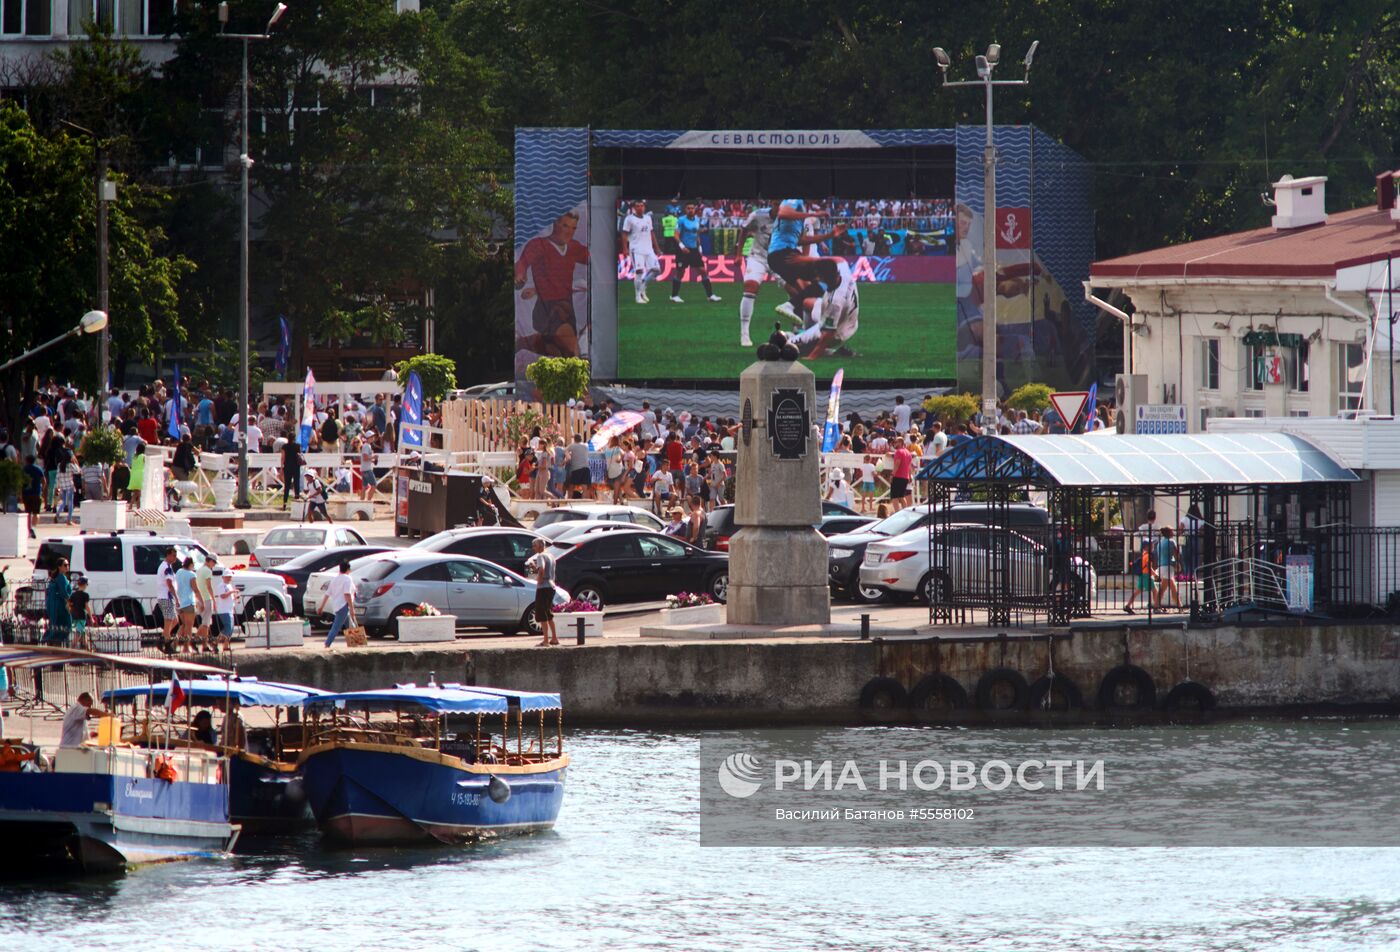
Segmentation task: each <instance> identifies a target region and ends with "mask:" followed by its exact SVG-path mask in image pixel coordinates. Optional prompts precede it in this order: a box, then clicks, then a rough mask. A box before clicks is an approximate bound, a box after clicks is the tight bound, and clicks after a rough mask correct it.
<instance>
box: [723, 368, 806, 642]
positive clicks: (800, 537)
mask: <svg viewBox="0 0 1400 952" xmlns="http://www.w3.org/2000/svg"><path fill="white" fill-rule="evenodd" d="M739 403H740V414H741V417H742V420H741V422H742V427H743V429H742V430H741V433H740V437H739V442H738V447H737V449H738V461H737V463H736V467H735V473H736V476H735V487H734V521H735V523H736V524H737V525H738V527H739V529H738V532H736V533H735V534H734V537H733V538H732V539H731V540H730V542H729V594H728V598H727V603H728V604H727V606H726V607H727V610H726V623H727V624H729V625H771V626H774V627H783V626H792V625H826V624H829V623H830V622H831V596H830V589H829V588H828V587H827V547H826V539H824V538H823V537H822V536H821V534H820V533H818V532H817V531H816V529H814V528H812V527H813V526H815V525H816V524H817V523H818V522H820V521H821V517H822V506H821V473H820V468H821V466H820V464H821V458H820V453H821V442H820V440H819V439H818V438H817V436H816V432H815V430H814V427H813V424H814V423H815V422H817V421H816V420H815V416H816V412H815V407H816V378H815V377H814V376H813V374H812V371H811V370H809V369H807V367H806V366H804V365H803V364H801V363H799V362H797V361H791V360H760V361H758V362H757V363H755V364H752V365H750V366H749V367H748V368H747V369H746V370H745V371H744V372H743V373H742V374H740V376H739Z"/></svg>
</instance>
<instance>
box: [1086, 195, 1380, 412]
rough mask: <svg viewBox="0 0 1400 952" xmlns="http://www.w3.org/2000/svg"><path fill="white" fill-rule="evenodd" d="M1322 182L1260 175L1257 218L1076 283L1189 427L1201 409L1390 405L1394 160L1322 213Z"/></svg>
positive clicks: (1373, 408) (1096, 270)
mask: <svg viewBox="0 0 1400 952" xmlns="http://www.w3.org/2000/svg"><path fill="white" fill-rule="evenodd" d="M1326 183H1327V180H1326V178H1323V177H1312V178H1302V179H1294V178H1292V177H1290V176H1284V177H1283V179H1282V180H1280V181H1279V182H1276V183H1274V196H1273V199H1272V203H1273V205H1274V208H1275V212H1276V214H1275V215H1274V216H1273V220H1272V222H1271V225H1270V226H1269V227H1267V228H1257V229H1253V230H1251V231H1244V232H1237V233H1235V234H1230V235H1221V236H1219V237H1216V238H1207V239H1205V240H1203V241H1193V242H1188V243H1186V244H1181V245H1173V246H1171V247H1167V248H1159V249H1156V250H1153V251H1146V252H1142V253H1139V254H1133V255H1126V256H1124V257H1121V258H1111V259H1108V260H1105V261H1097V262H1095V263H1094V264H1093V266H1092V267H1091V268H1090V280H1089V282H1088V286H1087V287H1086V291H1088V292H1089V299H1090V301H1092V302H1093V303H1095V304H1096V305H1098V306H1099V307H1101V308H1102V309H1104V310H1105V311H1107V312H1109V313H1111V314H1114V315H1115V316H1116V317H1118V318H1119V319H1120V320H1122V322H1123V327H1124V357H1123V362H1124V370H1125V373H1129V374H1139V375H1143V376H1145V378H1146V380H1145V383H1146V387H1145V390H1144V389H1143V388H1141V387H1139V397H1140V400H1141V401H1142V402H1146V403H1152V404H1181V405H1184V406H1185V407H1186V414H1187V420H1188V423H1189V427H1190V430H1191V431H1192V432H1202V431H1204V430H1205V429H1206V421H1207V420H1208V419H1209V418H1212V417H1271V418H1287V417H1304V416H1307V417H1325V416H1330V417H1335V416H1336V415H1337V414H1338V413H1346V414H1347V415H1349V416H1350V415H1355V414H1353V413H1351V412H1350V411H1369V412H1373V413H1375V414H1381V415H1386V414H1393V413H1394V408H1395V403H1394V402H1393V401H1394V400H1396V399H1400V395H1397V394H1396V392H1395V391H1396V387H1397V384H1400V381H1397V380H1396V373H1395V358H1396V356H1397V354H1400V349H1398V348H1397V347H1396V343H1397V342H1395V341H1394V339H1393V337H1392V328H1393V324H1392V319H1393V318H1392V315H1393V314H1394V313H1395V312H1396V311H1397V310H1400V301H1396V302H1395V303H1392V302H1393V299H1397V298H1400V293H1396V290H1397V289H1396V285H1400V209H1397V208H1396V200H1395V196H1396V190H1397V184H1400V172H1396V173H1390V172H1387V173H1385V174H1383V175H1381V176H1378V177H1377V202H1376V204H1375V205H1371V206H1368V207H1365V208H1356V209H1352V210H1350V211H1345V212H1337V213H1334V214H1331V215H1329V214H1327V211H1326V200H1325V194H1326ZM1110 288H1116V289H1119V290H1121V291H1122V292H1123V294H1124V295H1126V296H1127V298H1128V299H1129V300H1131V302H1132V309H1131V310H1132V313H1131V314H1128V313H1125V311H1126V309H1120V308H1115V307H1114V306H1112V305H1111V304H1109V303H1108V302H1107V301H1105V300H1104V297H1105V296H1106V295H1105V293H1104V289H1110ZM1361 415H1363V416H1364V415H1369V413H1367V412H1363V413H1362V414H1361Z"/></svg>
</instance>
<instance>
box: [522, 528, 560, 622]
mask: <svg viewBox="0 0 1400 952" xmlns="http://www.w3.org/2000/svg"><path fill="white" fill-rule="evenodd" d="M530 547H531V548H532V549H534V552H535V554H534V555H532V556H530V557H529V558H528V559H526V560H525V568H526V569H527V570H529V572H530V575H531V576H533V577H534V579H535V620H536V621H538V622H539V623H540V634H541V636H542V638H541V640H540V643H539V647H544V646H545V645H557V644H559V633H558V632H557V631H555V629H554V558H553V557H552V556H551V555H550V554H549V553H548V552H546V551H545V550H544V540H543V539H536V540H534V542H532V543H531V546H530Z"/></svg>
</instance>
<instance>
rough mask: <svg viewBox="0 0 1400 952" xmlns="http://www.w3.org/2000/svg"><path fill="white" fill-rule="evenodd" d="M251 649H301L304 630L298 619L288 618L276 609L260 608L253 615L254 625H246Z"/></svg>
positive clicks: (245, 640) (246, 643) (246, 642)
mask: <svg viewBox="0 0 1400 952" xmlns="http://www.w3.org/2000/svg"><path fill="white" fill-rule="evenodd" d="M244 631H245V633H246V635H247V637H246V638H245V639H244V642H243V643H244V645H246V646H247V647H249V648H300V647H301V646H302V643H303V642H302V636H303V634H304V629H303V626H302V622H301V620H300V619H297V618H291V619H289V618H287V616H285V615H283V614H282V613H281V612H280V611H278V610H277V609H275V608H259V609H258V610H257V611H256V612H254V613H253V623H252V624H251V625H245V626H244Z"/></svg>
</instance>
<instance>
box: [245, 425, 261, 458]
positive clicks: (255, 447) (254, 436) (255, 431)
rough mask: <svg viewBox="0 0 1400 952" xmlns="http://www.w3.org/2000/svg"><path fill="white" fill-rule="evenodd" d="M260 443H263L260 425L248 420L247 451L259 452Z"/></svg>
mask: <svg viewBox="0 0 1400 952" xmlns="http://www.w3.org/2000/svg"><path fill="white" fill-rule="evenodd" d="M262 443H263V431H262V427H260V426H258V425H257V424H256V423H253V422H251V421H250V422H249V423H248V452H249V453H261V452H262Z"/></svg>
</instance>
